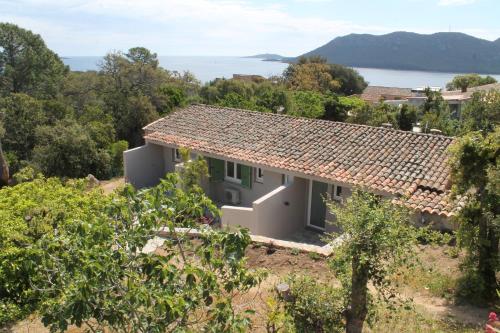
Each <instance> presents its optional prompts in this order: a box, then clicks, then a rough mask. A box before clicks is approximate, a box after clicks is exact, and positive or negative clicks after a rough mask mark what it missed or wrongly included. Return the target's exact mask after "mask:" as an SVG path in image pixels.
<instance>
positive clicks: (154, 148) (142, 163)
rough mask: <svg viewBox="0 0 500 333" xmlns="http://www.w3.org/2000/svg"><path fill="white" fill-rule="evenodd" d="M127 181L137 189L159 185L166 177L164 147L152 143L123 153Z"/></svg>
mask: <svg viewBox="0 0 500 333" xmlns="http://www.w3.org/2000/svg"><path fill="white" fill-rule="evenodd" d="M123 164H124V174H125V181H126V182H128V183H130V184H132V185H133V186H134V187H135V188H142V187H150V186H154V185H156V184H158V182H159V180H160V178H162V177H163V176H165V165H164V159H163V147H162V146H158V145H155V144H152V143H147V144H146V145H144V146H140V147H137V148H133V149H129V150H126V151H124V152H123Z"/></svg>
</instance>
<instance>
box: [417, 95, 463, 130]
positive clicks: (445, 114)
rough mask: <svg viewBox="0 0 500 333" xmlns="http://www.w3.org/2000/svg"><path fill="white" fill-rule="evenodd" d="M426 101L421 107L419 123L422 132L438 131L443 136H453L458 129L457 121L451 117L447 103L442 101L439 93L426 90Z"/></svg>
mask: <svg viewBox="0 0 500 333" xmlns="http://www.w3.org/2000/svg"><path fill="white" fill-rule="evenodd" d="M425 94H426V96H427V99H426V100H425V102H424V104H423V105H422V106H421V112H422V116H421V118H420V123H421V124H422V126H423V130H424V132H429V131H430V130H431V129H438V130H440V131H442V132H443V134H445V135H453V134H455V132H456V129H457V127H458V123H457V120H455V119H453V118H452V117H451V113H450V108H449V106H448V103H447V102H446V101H445V100H444V99H443V96H442V95H441V93H440V92H437V91H431V90H430V89H426V91H425Z"/></svg>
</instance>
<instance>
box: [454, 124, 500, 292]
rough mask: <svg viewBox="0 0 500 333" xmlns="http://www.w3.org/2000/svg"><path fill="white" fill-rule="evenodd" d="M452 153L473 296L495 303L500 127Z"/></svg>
mask: <svg viewBox="0 0 500 333" xmlns="http://www.w3.org/2000/svg"><path fill="white" fill-rule="evenodd" d="M451 154H452V155H451V156H452V157H451V158H450V167H451V176H452V181H453V193H454V194H455V195H457V196H463V197H464V198H463V199H464V201H465V207H463V208H462V209H461V211H460V214H459V216H458V220H459V222H460V228H459V231H458V236H459V245H461V246H462V247H465V248H466V249H467V250H468V257H467V260H466V262H465V267H466V268H468V272H467V273H468V276H467V277H466V278H467V279H473V280H475V283H474V289H472V290H470V292H471V294H472V293H474V294H476V295H475V296H476V298H478V297H477V296H479V298H480V299H481V298H482V299H484V300H487V301H492V300H495V299H496V298H497V294H496V290H497V289H498V288H499V284H498V281H497V279H496V272H497V271H498V269H499V267H500V260H499V236H500V217H499V216H500V207H499V205H498V203H499V202H500V191H499V190H500V188H499V186H498V178H497V177H498V175H499V171H498V170H499V168H500V127H496V129H495V130H494V131H493V132H489V133H488V132H486V131H482V132H471V133H468V134H466V135H464V136H463V137H461V138H459V139H458V140H457V141H456V142H455V143H454V144H453V146H452V147H451Z"/></svg>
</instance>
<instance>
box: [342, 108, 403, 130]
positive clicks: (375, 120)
mask: <svg viewBox="0 0 500 333" xmlns="http://www.w3.org/2000/svg"><path fill="white" fill-rule="evenodd" d="M398 113H399V111H398V109H397V108H396V107H395V106H392V105H389V104H385V103H379V104H376V105H374V106H372V105H369V104H364V105H361V106H358V107H356V108H354V109H352V110H351V111H350V116H349V117H348V118H347V121H348V122H350V123H355V124H361V125H370V126H380V125H382V124H384V123H389V124H391V125H392V126H393V127H396V128H397V125H398V124H397V120H396V117H397V114H398Z"/></svg>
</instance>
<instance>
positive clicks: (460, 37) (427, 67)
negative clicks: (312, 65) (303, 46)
mask: <svg viewBox="0 0 500 333" xmlns="http://www.w3.org/2000/svg"><path fill="white" fill-rule="evenodd" d="M315 55H317V56H322V57H325V58H326V59H327V60H328V62H331V63H337V64H341V65H346V66H352V67H368V68H384V69H398V70H418V71H436V72H452V73H480V74H500V38H499V39H497V40H496V41H494V42H491V41H488V40H485V39H480V38H476V37H473V36H469V35H466V34H463V33H456V32H439V33H435V34H430V35H424V34H417V33H411V32H393V33H390V34H386V35H380V36H377V35H369V34H350V35H347V36H343V37H337V38H335V39H333V40H332V41H330V42H328V43H327V44H325V45H323V46H321V47H319V48H317V49H315V50H312V51H310V52H307V53H305V54H303V56H315ZM256 57H257V56H256ZM297 58H298V57H296V58H283V57H282V61H286V62H294V61H296V60H297Z"/></svg>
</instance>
